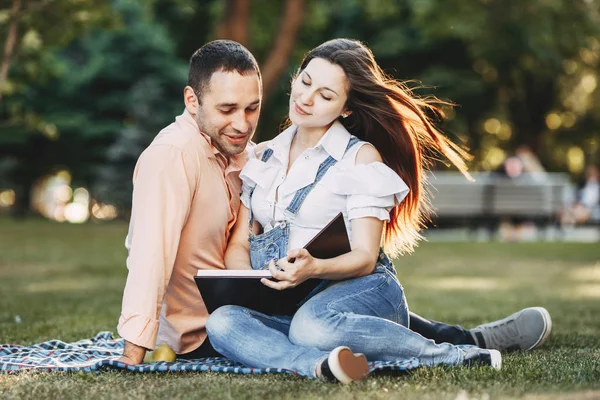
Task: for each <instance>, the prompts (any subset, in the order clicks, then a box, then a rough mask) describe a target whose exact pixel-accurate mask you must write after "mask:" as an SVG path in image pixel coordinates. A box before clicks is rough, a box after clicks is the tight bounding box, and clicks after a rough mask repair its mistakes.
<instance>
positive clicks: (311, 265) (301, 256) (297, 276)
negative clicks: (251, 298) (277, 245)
mask: <svg viewBox="0 0 600 400" xmlns="http://www.w3.org/2000/svg"><path fill="white" fill-rule="evenodd" d="M294 259H295V260H294ZM277 265H279V268H281V269H282V271H280V270H278V269H277V267H276V266H275V262H274V261H271V262H270V263H269V270H270V271H271V275H272V276H273V278H275V279H277V280H278V281H279V282H275V281H272V280H270V279H266V278H263V279H261V282H262V283H263V285H265V286H268V287H270V288H271V289H275V290H283V289H288V288H291V287H294V286H298V285H299V284H301V283H302V282H304V281H305V280H307V279H310V278H313V277H314V276H315V274H316V273H315V271H316V259H315V258H314V257H313V256H312V255H310V253H309V252H308V250H306V249H296V250H290V251H289V252H288V254H287V257H285V258H282V259H280V260H278V261H277Z"/></svg>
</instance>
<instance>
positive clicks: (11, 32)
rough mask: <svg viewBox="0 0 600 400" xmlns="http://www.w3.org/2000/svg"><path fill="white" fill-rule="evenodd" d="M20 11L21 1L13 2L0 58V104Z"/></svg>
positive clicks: (15, 40) (14, 0) (15, 41)
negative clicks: (0, 58) (0, 62)
mask: <svg viewBox="0 0 600 400" xmlns="http://www.w3.org/2000/svg"><path fill="white" fill-rule="evenodd" d="M20 11H21V0H13V6H12V14H11V15H12V17H11V21H10V25H9V26H8V34H7V36H6V42H5V43H4V54H3V56H2V64H0V102H2V90H3V88H4V84H5V82H6V80H7V79H8V70H9V69H10V62H11V59H12V55H13V51H14V48H15V44H16V43H17V27H18V25H19V19H20V18H21V15H20Z"/></svg>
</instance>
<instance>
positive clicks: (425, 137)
mask: <svg viewBox="0 0 600 400" xmlns="http://www.w3.org/2000/svg"><path fill="white" fill-rule="evenodd" d="M314 58H322V59H325V60H327V61H329V62H331V63H332V64H336V65H339V66H340V67H341V68H342V69H343V70H344V72H345V73H346V77H347V78H348V81H349V84H350V87H349V92H348V102H347V104H346V108H347V109H348V110H349V111H352V114H350V116H348V117H347V118H344V119H340V121H341V122H342V124H343V125H344V126H345V127H346V129H347V130H348V131H349V132H350V133H351V134H353V135H354V136H356V137H358V138H360V139H362V140H365V141H367V142H369V143H371V144H372V145H373V146H375V148H376V149H377V150H378V151H379V153H380V154H381V157H382V158H383V161H384V163H385V164H386V165H387V166H389V167H390V168H392V169H393V170H394V171H396V173H398V175H399V176H400V177H401V178H402V179H403V180H404V182H406V184H407V185H408V187H409V188H410V192H409V193H408V195H407V197H406V199H404V201H403V202H402V203H401V204H399V205H398V206H396V207H395V208H394V209H393V210H392V211H391V213H390V222H389V223H388V224H387V225H386V227H385V231H384V235H383V242H384V248H385V250H386V251H387V252H389V253H390V254H392V255H397V254H403V253H407V252H408V253H410V252H412V251H413V250H414V247H415V246H416V245H417V242H418V241H419V240H420V239H421V238H422V236H421V235H420V233H419V232H420V231H421V229H423V228H424V226H425V223H426V222H427V221H428V219H429V217H430V213H431V204H430V201H429V194H428V191H427V187H426V178H427V175H426V172H427V171H428V170H429V169H430V167H431V165H432V163H433V161H434V160H436V159H438V158H439V156H440V155H441V156H443V157H445V158H446V159H447V160H449V161H450V162H451V163H452V164H454V165H455V166H456V167H457V168H458V169H459V170H460V171H461V172H462V173H463V174H464V175H465V176H467V177H468V178H470V176H469V174H468V172H467V166H466V164H465V160H466V159H469V158H470V156H469V154H468V153H467V152H466V151H465V150H463V149H461V148H460V147H458V146H457V145H456V144H454V143H452V142H451V141H450V140H449V139H448V138H447V137H446V136H444V135H443V134H442V133H441V132H440V131H439V130H438V129H437V128H436V127H435V126H434V124H433V123H432V121H431V119H430V117H429V116H428V114H429V115H436V116H443V115H444V114H443V112H442V110H441V109H440V107H439V106H440V105H444V104H449V103H446V102H443V101H440V100H438V99H436V98H434V97H429V98H419V97H417V96H415V95H413V93H412V92H411V90H410V89H409V88H408V87H407V86H406V85H405V84H403V83H401V82H399V81H397V80H395V79H393V78H391V77H389V76H388V75H386V74H385V73H384V72H383V70H382V69H381V68H380V67H379V65H377V62H376V61H375V57H374V56H373V53H372V52H371V50H370V49H369V48H368V47H367V46H365V45H363V44H362V43H360V42H359V41H356V40H351V39H334V40H330V41H328V42H325V43H323V44H322V45H320V46H318V47H316V48H314V49H313V50H311V51H310V52H309V53H308V54H307V55H306V56H305V57H304V60H302V64H301V66H300V71H302V70H304V68H306V66H307V65H308V63H309V62H310V61H311V60H312V59H314Z"/></svg>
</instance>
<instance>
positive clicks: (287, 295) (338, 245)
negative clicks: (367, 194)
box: [195, 213, 351, 315]
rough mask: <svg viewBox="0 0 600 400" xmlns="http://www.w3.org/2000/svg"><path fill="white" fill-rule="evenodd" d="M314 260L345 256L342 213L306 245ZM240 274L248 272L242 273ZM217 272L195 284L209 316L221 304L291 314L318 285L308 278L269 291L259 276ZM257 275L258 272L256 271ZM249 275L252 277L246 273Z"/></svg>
mask: <svg viewBox="0 0 600 400" xmlns="http://www.w3.org/2000/svg"><path fill="white" fill-rule="evenodd" d="M304 248H305V249H307V250H308V251H309V252H310V254H311V255H312V256H313V257H315V258H322V259H325V258H333V257H337V256H339V255H342V254H345V253H348V252H349V251H350V250H351V248H350V241H349V239H348V233H347V231H346V225H345V223H344V218H343V215H342V213H339V214H338V215H337V216H336V217H335V218H334V219H333V220H332V221H331V222H330V223H329V224H328V225H327V226H326V227H325V228H323V229H322V230H321V231H320V232H319V233H318V234H317V235H316V236H315V237H314V238H313V239H312V240H311V241H310V242H309V243H308V244H307V245H306V246H304ZM241 271H242V272H241V273H240V275H243V274H245V273H248V272H247V271H248V270H241ZM219 272H220V271H215V270H209V271H199V272H198V274H199V275H202V274H205V275H210V276H196V277H195V280H196V285H197V286H198V289H199V290H200V293H201V295H202V299H203V300H204V304H205V305H206V308H207V309H208V312H209V313H212V312H213V311H214V310H216V309H217V308H219V307H221V306H223V305H238V306H243V307H247V308H250V309H252V310H255V311H259V312H262V313H264V314H267V315H293V314H294V313H295V312H296V310H297V309H298V304H299V303H300V302H301V301H302V300H303V299H304V298H306V296H308V294H309V293H310V292H311V291H313V290H314V289H315V288H316V287H317V286H318V285H319V284H320V283H322V282H323V280H321V279H309V280H307V281H305V282H303V283H301V284H300V285H298V286H296V287H294V288H290V289H284V290H275V289H271V288H269V287H267V286H265V285H263V284H262V283H261V282H260V277H248V276H244V277H224V276H219ZM256 273H259V272H258V271H257V272H256ZM225 274H227V275H232V274H234V275H235V270H227V271H223V275H225ZM248 274H253V272H249V273H248Z"/></svg>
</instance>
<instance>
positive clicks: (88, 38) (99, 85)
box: [0, 0, 600, 205]
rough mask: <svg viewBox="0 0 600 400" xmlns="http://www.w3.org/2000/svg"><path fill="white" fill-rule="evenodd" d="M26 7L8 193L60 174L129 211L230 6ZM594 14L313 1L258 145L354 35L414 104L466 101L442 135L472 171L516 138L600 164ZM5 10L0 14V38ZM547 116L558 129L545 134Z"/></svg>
mask: <svg viewBox="0 0 600 400" xmlns="http://www.w3.org/2000/svg"><path fill="white" fill-rule="evenodd" d="M26 3H27V4H28V5H35V4H37V6H38V7H40V6H44V7H48V9H47V11H48V13H47V17H46V16H41V15H33V14H31V13H28V14H26V15H24V17H23V19H22V21H21V24H20V27H21V28H22V29H21V30H20V32H21V34H20V38H21V40H20V44H19V46H18V48H19V52H18V54H19V56H18V57H17V58H16V59H15V61H14V63H13V68H12V69H11V71H10V75H9V78H10V82H11V84H10V86H11V92H10V93H8V94H9V95H8V96H5V98H4V100H3V101H2V103H0V117H2V121H1V122H0V156H1V157H3V158H4V160H2V162H0V186H7V185H8V184H6V182H7V178H6V176H7V175H6V173H5V174H4V175H3V174H2V171H5V172H6V171H7V170H10V171H12V173H11V174H10V177H11V179H12V182H13V183H12V184H11V185H16V184H17V183H19V182H22V181H24V180H26V181H27V182H29V183H30V182H31V181H32V180H33V179H35V177H37V176H39V175H40V174H42V173H45V172H46V171H48V170H51V169H52V168H55V167H56V166H57V165H65V166H67V167H69V168H70V169H71V170H73V171H74V172H75V178H76V179H78V180H80V181H81V182H83V183H85V184H88V185H90V186H93V185H97V186H96V187H97V188H98V190H99V192H102V193H105V194H111V196H109V197H107V201H108V200H110V201H115V202H117V203H119V204H123V205H126V204H127V202H128V201H127V200H126V198H128V197H129V195H128V194H126V192H127V190H128V189H127V188H129V183H128V182H129V181H130V177H131V172H132V169H133V162H134V160H135V158H136V157H137V155H139V153H140V152H141V150H142V149H143V147H144V146H145V145H146V144H147V143H148V142H149V140H151V138H152V137H154V136H155V135H156V134H157V133H158V131H159V130H160V129H161V128H162V127H163V126H165V125H166V124H168V123H169V121H171V120H172V119H173V117H174V116H175V115H177V114H179V113H180V111H181V109H182V107H181V90H182V88H183V86H184V84H185V73H186V71H185V67H186V62H187V60H188V59H189V56H190V55H191V54H192V53H193V51H195V50H196V49H197V48H198V47H200V46H201V45H202V44H204V43H205V42H206V41H208V40H210V39H212V38H213V35H214V29H215V27H216V25H217V23H218V22H219V21H220V19H221V18H222V17H223V16H224V13H225V12H226V10H227V4H228V2H227V1H226V0H177V1H170V0H147V1H142V0H114V1H112V2H106V1H103V2H95V1H94V2H91V1H90V0H80V1H72V0H55V1H45V0H37V1H29V2H26ZM49 4H52V6H50V5H49ZM599 7H600V3H599V2H598V1H589V0H573V1H571V0H535V1H527V2H524V1H501V0H478V1H472V0H444V1H442V0H418V1H415V0H391V1H388V0H306V18H305V20H304V24H303V27H302V29H301V31H300V33H299V36H298V38H297V41H296V43H295V46H294V51H293V53H292V55H291V58H290V61H289V66H288V68H287V71H286V72H285V73H284V74H283V75H282V76H281V79H280V81H279V83H278V84H277V87H276V90H275V91H274V93H272V94H271V95H270V96H269V98H268V99H267V102H266V103H265V104H264V106H263V113H262V116H261V122H260V125H259V127H258V131H257V135H256V137H255V139H256V140H258V141H262V140H267V139H270V138H272V137H274V136H275V135H276V134H277V133H278V132H279V126H280V124H281V123H282V122H283V120H284V117H285V116H286V115H287V112H288V93H289V81H290V77H291V76H292V75H293V73H294V72H295V71H296V69H297V67H298V65H299V63H300V60H301V58H302V57H303V55H304V54H305V53H306V52H307V51H308V50H310V49H311V48H313V47H315V46H317V45H319V44H320V43H322V42H323V41H325V40H328V39H332V38H335V37H352V38H356V39H359V40H362V41H364V42H365V43H366V44H368V45H369V46H370V47H371V49H372V50H373V52H374V54H375V56H376V59H377V61H378V62H379V64H380V65H381V66H382V67H383V68H384V70H385V71H386V72H388V73H389V74H391V75H393V76H394V77H396V78H398V79H402V80H409V81H411V83H410V86H411V87H418V89H416V92H417V93H418V94H421V95H431V94H433V95H436V96H438V97H440V98H442V99H446V100H450V101H452V102H454V103H456V104H457V107H456V108H455V109H454V110H453V111H452V110H446V111H448V115H449V120H448V121H446V122H444V123H443V124H442V128H443V129H444V130H445V131H446V132H448V133H449V134H450V135H451V136H454V135H456V136H458V137H459V138H460V139H461V140H464V141H465V142H466V144H467V146H468V147H469V148H471V151H472V152H473V153H474V154H475V156H476V159H475V162H474V165H473V168H475V169H478V168H480V167H486V168H492V167H493V165H492V164H493V163H492V164H490V162H488V161H489V160H486V157H487V155H488V153H489V150H490V149H495V150H498V151H500V152H501V150H500V149H502V150H504V151H505V152H506V154H510V153H511V152H512V151H513V150H514V149H515V148H516V147H517V146H519V145H522V144H527V145H529V146H530V147H531V148H532V149H533V150H534V152H535V153H537V154H538V155H539V156H540V157H541V159H542V162H543V164H544V165H545V166H546V167H547V168H548V169H550V170H563V171H564V170H565V169H567V167H568V166H570V164H568V163H567V161H568V157H567V154H568V153H567V150H568V149H569V148H570V147H572V146H578V147H580V148H581V149H583V151H584V156H585V161H586V162H594V161H595V162H597V161H598V159H599V154H600V153H599V151H600V137H599V136H598V132H599V131H600V89H598V87H600V76H599V75H598V73H597V71H598V66H599V63H600V39H599V38H600V10H599ZM282 9H283V3H282V2H274V1H270V0H253V1H252V2H251V9H250V21H249V24H248V26H249V44H248V46H249V48H250V49H251V51H252V52H253V53H254V54H255V55H256V57H257V59H258V60H259V62H263V61H264V60H265V59H266V58H267V57H268V55H269V52H270V51H271V49H272V45H273V43H274V41H275V39H276V35H277V34H278V27H279V24H280V19H279V18H280V15H281V12H282ZM7 12H8V9H4V10H2V11H0V35H3V34H5V33H6V28H7V27H8V23H9V20H10V19H9V17H8V15H9V14H7ZM84 21H85V23H84ZM549 114H552V115H553V117H554V118H555V119H556V117H558V119H559V120H560V123H559V125H558V126H552V127H550V125H548V123H547V121H546V120H547V118H548V115H549ZM489 118H495V119H497V120H498V121H500V123H501V124H502V126H503V134H502V135H500V134H498V133H497V132H492V133H490V132H488V131H486V130H485V129H484V123H485V121H486V120H488V119H489ZM555 125H556V124H555ZM123 157H124V158H123ZM125 159H127V161H125ZM15 168H16V169H20V172H19V173H15V172H14V171H15ZM110 171H112V172H110ZM574 171H576V170H574ZM3 176H4V177H3ZM25 177H27V178H25ZM125 178H126V179H125ZM123 180H124V182H127V183H126V184H125V183H119V184H116V183H114V182H117V181H119V182H122V181H123ZM3 182H4V184H3ZM111 182H112V183H111ZM116 186H122V188H121V189H119V190H117V189H116ZM117 193H120V194H118V195H117ZM112 195H114V196H112Z"/></svg>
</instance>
